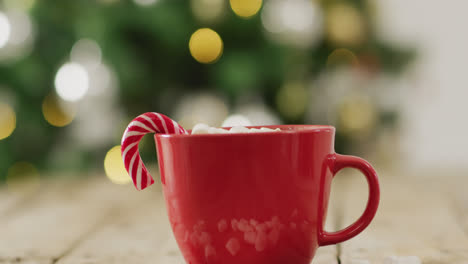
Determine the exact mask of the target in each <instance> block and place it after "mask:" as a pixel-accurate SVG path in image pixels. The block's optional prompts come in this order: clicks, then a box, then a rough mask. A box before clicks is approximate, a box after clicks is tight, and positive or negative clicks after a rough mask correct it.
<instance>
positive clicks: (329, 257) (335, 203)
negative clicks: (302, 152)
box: [312, 180, 342, 264]
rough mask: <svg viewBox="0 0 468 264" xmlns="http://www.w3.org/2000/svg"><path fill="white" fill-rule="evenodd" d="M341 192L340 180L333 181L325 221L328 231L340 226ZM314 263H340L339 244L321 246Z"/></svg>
mask: <svg viewBox="0 0 468 264" xmlns="http://www.w3.org/2000/svg"><path fill="white" fill-rule="evenodd" d="M340 194H341V192H340V181H339V180H335V181H333V183H332V190H331V194H330V201H329V208H328V212H327V220H326V222H325V230H326V231H328V232H332V231H336V230H337V228H338V223H339V219H338V216H339V208H340V203H342V196H341V195H340ZM312 264H338V248H337V246H336V245H330V246H326V247H319V248H318V249H317V252H316V254H315V257H314V259H313V260H312Z"/></svg>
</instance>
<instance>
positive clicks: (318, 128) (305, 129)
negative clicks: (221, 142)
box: [155, 125, 336, 138]
mask: <svg viewBox="0 0 468 264" xmlns="http://www.w3.org/2000/svg"><path fill="white" fill-rule="evenodd" d="M245 127H246V128H262V127H265V128H270V129H276V128H279V129H280V131H274V132H271V131H265V132H255V133H246V132H241V133H226V134H195V135H192V134H191V132H192V130H187V132H188V133H189V134H155V136H156V137H167V138H175V137H190V138H193V137H232V136H255V135H278V134H298V133H299V134H303V133H322V132H331V133H332V132H335V130H336V129H335V127H334V126H330V125H265V126H245ZM217 128H222V129H230V128H231V127H217ZM283 128H302V129H283Z"/></svg>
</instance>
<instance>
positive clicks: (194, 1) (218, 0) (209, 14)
mask: <svg viewBox="0 0 468 264" xmlns="http://www.w3.org/2000/svg"><path fill="white" fill-rule="evenodd" d="M190 7H191V8H192V12H193V14H194V16H195V17H196V18H197V19H198V20H200V21H202V22H205V23H212V22H215V21H217V20H218V19H220V18H221V17H222V16H223V13H224V11H225V2H224V0H191V1H190Z"/></svg>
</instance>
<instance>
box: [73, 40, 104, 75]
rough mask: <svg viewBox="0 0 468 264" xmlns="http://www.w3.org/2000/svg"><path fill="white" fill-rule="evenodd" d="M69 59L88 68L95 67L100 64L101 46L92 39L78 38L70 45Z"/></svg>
mask: <svg viewBox="0 0 468 264" xmlns="http://www.w3.org/2000/svg"><path fill="white" fill-rule="evenodd" d="M70 60H71V61H72V62H76V63H78V64H80V65H84V66H85V67H86V68H88V69H95V68H96V67H97V66H99V65H100V64H101V60H102V52H101V48H100V47H99V45H98V44H97V43H96V41H94V40H91V39H80V40H78V41H77V42H76V43H75V45H73V47H72V50H71V52H70Z"/></svg>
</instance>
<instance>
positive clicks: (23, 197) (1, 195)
mask: <svg viewBox="0 0 468 264" xmlns="http://www.w3.org/2000/svg"><path fill="white" fill-rule="evenodd" d="M35 194H36V192H29V193H16V192H11V191H9V190H8V189H7V188H6V186H4V187H2V188H0V216H1V215H3V214H6V213H8V212H9V211H10V210H13V209H14V208H15V207H18V206H21V204H22V203H23V202H25V201H28V200H29V199H31V198H32V197H33V196H34V195H35Z"/></svg>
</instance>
